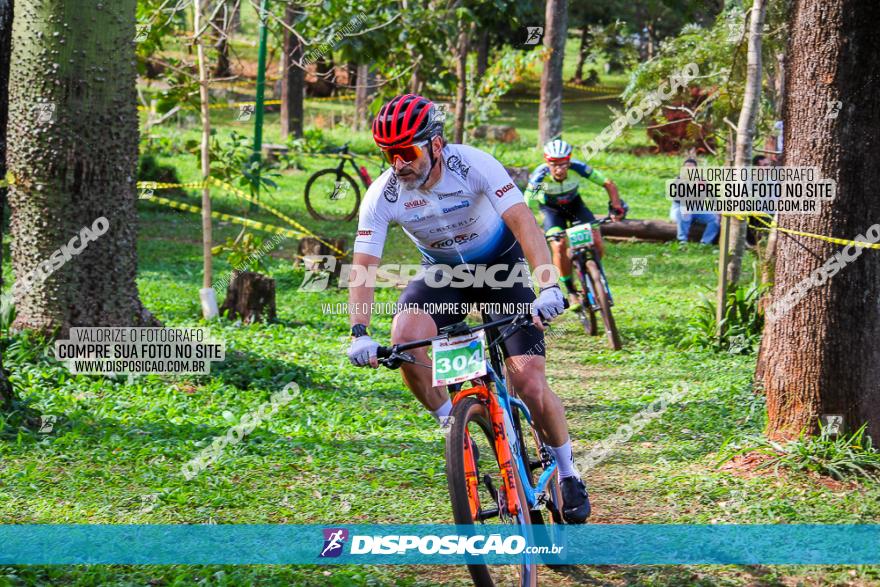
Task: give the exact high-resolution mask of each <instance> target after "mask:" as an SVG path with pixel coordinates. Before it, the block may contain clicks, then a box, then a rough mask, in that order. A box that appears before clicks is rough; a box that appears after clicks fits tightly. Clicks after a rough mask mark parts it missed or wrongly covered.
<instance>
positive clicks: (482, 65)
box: [474, 28, 489, 87]
mask: <svg viewBox="0 0 880 587" xmlns="http://www.w3.org/2000/svg"><path fill="white" fill-rule="evenodd" d="M487 69H489V30H488V29H486V28H484V29H483V30H482V31H480V37H479V40H478V41H477V74H476V79H477V82H479V81H480V80H482V79H483V76H484V75H486V70H487ZM474 87H479V84H474Z"/></svg>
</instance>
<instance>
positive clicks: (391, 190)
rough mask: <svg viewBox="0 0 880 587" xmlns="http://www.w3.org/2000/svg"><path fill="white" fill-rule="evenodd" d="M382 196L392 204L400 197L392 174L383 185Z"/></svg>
mask: <svg viewBox="0 0 880 587" xmlns="http://www.w3.org/2000/svg"><path fill="white" fill-rule="evenodd" d="M382 195H383V196H385V199H386V200H388V201H389V202H391V203H392V204H393V203H394V202H396V201H397V198H398V196H399V195H400V190H399V187H398V185H397V176H396V175H394V174H393V173H392V174H391V177H390V178H388V183H387V184H385V189H384V190H382Z"/></svg>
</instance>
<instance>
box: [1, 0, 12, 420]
mask: <svg viewBox="0 0 880 587" xmlns="http://www.w3.org/2000/svg"><path fill="white" fill-rule="evenodd" d="M12 8H13V6H12V0H0V182H2V181H3V178H4V177H6V122H7V120H8V119H9V53H10V50H11V48H12ZM6 196H7V189H6V188H5V187H3V186H2V184H0V242H2V240H3V239H2V236H3V214H4V210H5V208H6ZM2 284H3V247H2V246H0V285H2ZM14 397H15V395H14V393H13V389H12V385H11V384H10V383H9V379H8V378H7V376H6V371H5V369H4V368H3V352H2V350H0V410H8V409H9V408H10V407H12V400H13V398H14Z"/></svg>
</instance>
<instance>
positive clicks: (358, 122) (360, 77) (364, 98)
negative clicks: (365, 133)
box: [354, 63, 374, 132]
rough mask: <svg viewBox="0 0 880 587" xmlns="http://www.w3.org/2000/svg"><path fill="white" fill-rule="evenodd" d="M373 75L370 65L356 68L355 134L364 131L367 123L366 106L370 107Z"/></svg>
mask: <svg viewBox="0 0 880 587" xmlns="http://www.w3.org/2000/svg"><path fill="white" fill-rule="evenodd" d="M373 77H374V76H373V74H372V73H371V71H370V65H369V64H367V63H363V64H361V65H358V66H357V75H356V78H357V81H356V83H357V86H356V87H355V92H354V130H355V132H358V131H361V130H364V128H366V126H367V123H368V117H369V112H368V106H369V105H370V96H371V95H372V93H373V92H372V86H373V81H374V80H373Z"/></svg>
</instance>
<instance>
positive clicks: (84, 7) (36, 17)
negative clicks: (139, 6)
mask: <svg viewBox="0 0 880 587" xmlns="http://www.w3.org/2000/svg"><path fill="white" fill-rule="evenodd" d="M134 34H135V0H115V1H114V2H104V3H97V2H96V3H93V2H82V3H80V2H65V1H63V0H44V1H43V2H22V3H20V4H17V5H16V15H15V20H14V22H13V27H12V35H13V41H12V65H11V72H10V87H9V127H8V136H9V153H8V164H9V171H10V172H11V173H12V176H13V184H12V186H11V188H10V190H9V203H10V207H11V208H12V222H11V225H12V236H13V243H12V267H13V270H14V271H15V275H16V277H17V279H20V280H21V279H25V280H26V278H27V277H28V276H29V275H31V274H32V272H35V271H37V270H38V267H39V268H41V270H42V271H41V273H42V275H45V274H46V273H49V269H50V268H51V269H54V272H51V274H49V275H48V277H45V279H43V278H36V279H33V281H32V282H31V285H30V286H29V287H23V288H18V289H17V291H16V296H15V302H16V307H17V311H18V315H17V318H16V320H15V323H14V327H15V328H17V329H33V330H35V331H39V332H43V333H46V334H56V333H60V334H65V333H66V332H67V330H68V328H69V327H71V326H131V325H152V324H155V323H156V321H155V319H154V318H153V316H152V315H151V314H150V313H149V312H148V311H147V310H146V309H145V308H144V307H143V305H142V304H141V301H140V299H139V297H138V290H137V284H136V282H135V276H136V273H137V254H136V250H135V246H136V242H137V210H136V207H135V205H136V202H137V195H136V192H135V181H136V179H137V173H136V172H137V159H138V117H137V100H136V92H135V55H134V43H133V38H134ZM102 217H103V218H106V224H107V227H108V228H107V231H106V233H104V234H102V235H100V236H98V237H97V238H96V239H95V240H93V241H91V242H89V243H88V244H87V245H86V244H84V239H83V238H82V236H81V235H80V233H81V231H82V229H83V228H84V227H93V226H95V225H96V221H98V219H100V218H102ZM98 225H99V226H103V225H104V224H103V221H98ZM74 237H75V238H74ZM62 245H64V246H65V247H66V248H67V251H68V252H67V253H66V254H65V255H58V254H56V255H55V256H53V253H54V252H55V251H58V250H60V249H61V248H62ZM79 249H81V250H79ZM77 250H78V251H79V252H78V254H76V252H77ZM71 252H73V253H75V254H72V255H71V254H70V253H71ZM59 260H60V262H61V263H62V264H61V266H60V267H58V262H59ZM26 281H27V280H26Z"/></svg>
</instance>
